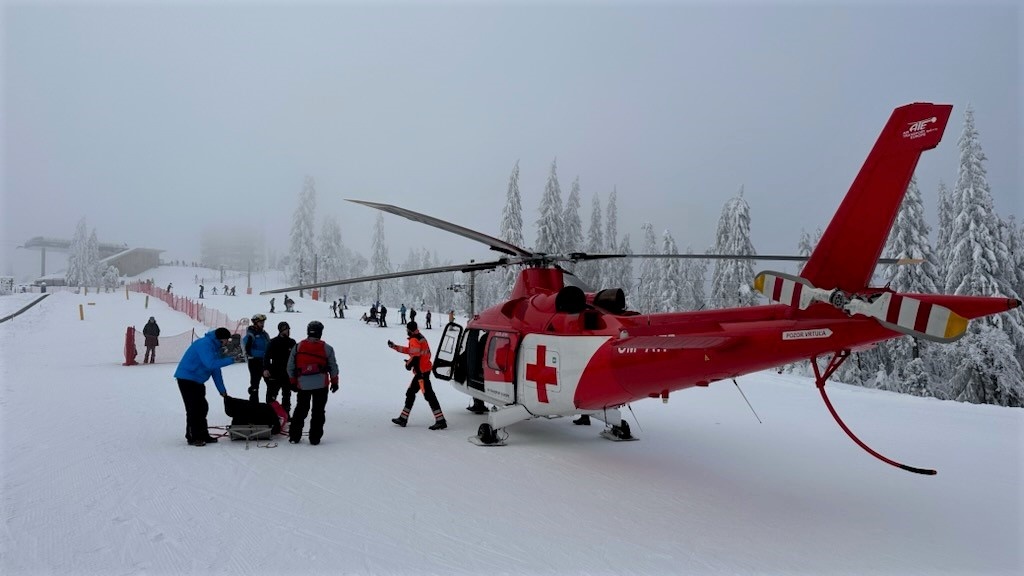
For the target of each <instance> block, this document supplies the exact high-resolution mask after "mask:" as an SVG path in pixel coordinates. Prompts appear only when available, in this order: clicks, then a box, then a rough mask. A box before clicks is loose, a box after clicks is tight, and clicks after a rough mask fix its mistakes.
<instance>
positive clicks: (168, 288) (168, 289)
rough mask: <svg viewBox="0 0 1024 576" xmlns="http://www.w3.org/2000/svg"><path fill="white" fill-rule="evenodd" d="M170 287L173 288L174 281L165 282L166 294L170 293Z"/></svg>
mask: <svg viewBox="0 0 1024 576" xmlns="http://www.w3.org/2000/svg"><path fill="white" fill-rule="evenodd" d="M171 288H174V283H173V282H169V283H168V284H167V293H168V294H170V293H171Z"/></svg>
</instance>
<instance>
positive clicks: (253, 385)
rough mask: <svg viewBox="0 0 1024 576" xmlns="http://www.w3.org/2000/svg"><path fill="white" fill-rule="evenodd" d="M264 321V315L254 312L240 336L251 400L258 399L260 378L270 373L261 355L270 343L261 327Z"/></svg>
mask: <svg viewBox="0 0 1024 576" xmlns="http://www.w3.org/2000/svg"><path fill="white" fill-rule="evenodd" d="M266 321H267V317H266V316H265V315H263V314H254V315H253V317H252V323H251V324H249V328H247V329H246V330H245V336H243V337H242V350H244V351H245V358H246V363H247V364H248V366H249V400H252V401H253V402H258V401H259V399H260V378H263V377H264V376H269V375H270V374H269V373H267V372H266V371H265V370H264V369H263V357H264V356H266V354H267V346H269V345H270V335H269V334H267V332H266V331H265V330H264V329H263V324H264V323H266Z"/></svg>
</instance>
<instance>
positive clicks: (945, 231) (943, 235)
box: [935, 180, 956, 288]
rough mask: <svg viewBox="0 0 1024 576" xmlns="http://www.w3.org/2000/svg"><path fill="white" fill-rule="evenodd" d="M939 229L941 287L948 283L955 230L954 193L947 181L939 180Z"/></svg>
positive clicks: (937, 250)
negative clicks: (947, 185) (950, 252)
mask: <svg viewBox="0 0 1024 576" xmlns="http://www.w3.org/2000/svg"><path fill="white" fill-rule="evenodd" d="M938 195H939V204H938V205H939V211H938V216H939V229H938V231H937V232H936V235H935V266H936V268H937V270H936V271H937V273H938V276H937V278H938V284H939V287H940V288H944V287H945V285H946V267H947V262H948V261H949V250H950V235H951V234H952V232H953V218H955V217H956V213H955V212H953V194H952V193H951V192H950V191H949V189H948V188H946V183H945V182H943V181H942V180H939V193H938Z"/></svg>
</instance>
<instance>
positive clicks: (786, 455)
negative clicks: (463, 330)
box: [0, 268, 1024, 576]
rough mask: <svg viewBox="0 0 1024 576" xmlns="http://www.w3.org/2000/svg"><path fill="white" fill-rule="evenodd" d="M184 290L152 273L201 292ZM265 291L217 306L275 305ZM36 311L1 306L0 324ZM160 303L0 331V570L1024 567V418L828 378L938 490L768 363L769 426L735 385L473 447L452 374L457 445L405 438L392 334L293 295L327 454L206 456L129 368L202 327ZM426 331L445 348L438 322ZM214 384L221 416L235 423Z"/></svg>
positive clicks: (10, 301)
mask: <svg viewBox="0 0 1024 576" xmlns="http://www.w3.org/2000/svg"><path fill="white" fill-rule="evenodd" d="M194 274H195V270H194V269H191V268H161V269H159V270H155V271H153V272H152V273H151V274H147V275H146V277H152V278H154V280H155V281H156V282H157V285H159V286H163V285H165V284H166V283H167V282H171V281H173V282H174V285H175V291H176V292H180V293H185V294H188V295H192V296H194V295H195V289H194V282H193V280H194V276H193V275H194ZM261 282H262V283H261ZM237 283H238V284H239V286H241V285H244V283H245V280H244V278H242V279H241V280H239V281H238V282H237ZM264 283H265V279H260V281H258V282H256V281H254V295H252V296H246V295H239V296H236V297H233V298H232V297H222V296H218V297H208V298H207V299H206V303H207V304H208V305H210V306H213V307H215V308H218V309H220V310H222V311H223V312H226V313H228V314H229V315H231V316H233V317H247V316H250V315H252V314H253V313H256V312H266V311H267V301H268V300H269V297H266V296H258V295H255V292H257V291H258V290H260V289H262V288H263V287H264ZM209 288H210V286H209V285H207V290H208V291H209ZM241 292H243V290H242V289H241V288H240V289H239V293H241ZM207 294H209V292H207ZM28 296H34V295H13V296H5V297H0V316H3V315H6V314H8V313H10V312H13V311H14V310H16V309H18V308H20V307H21V306H23V305H24V302H26V301H27V300H29V298H27V297H28ZM294 296H297V295H296V294H293V297H294ZM280 301H281V298H278V302H279V303H280ZM144 302H145V298H144V297H143V296H141V295H139V294H134V293H133V294H131V295H130V296H129V297H128V298H126V297H125V294H124V292H120V293H110V294H90V295H87V296H86V295H76V294H73V293H66V292H64V293H56V294H53V295H52V296H50V297H49V298H47V299H46V300H44V301H43V302H42V303H41V304H39V305H38V306H36V307H34V308H32V309H31V310H29V311H28V312H26V313H25V314H22V315H21V316H18V317H17V318H15V319H14V320H12V321H8V322H5V323H3V324H0V351H2V352H0V362H2V366H0V382H2V383H0V410H2V419H0V449H2V453H0V466H2V473H0V474H2V502H3V509H2V513H3V527H2V532H0V573H2V574H11V575H22V574H104V575H106V574H129V575H131V574H182V573H189V574H229V575H235V574H237V575H245V576H252V575H263V574H266V575H281V574H559V575H564V574H899V575H907V574H929V575H930V574H1021V573H1024V552H1022V548H1024V546H1022V543H1024V533H1022V525H1024V494H1022V492H1024V489H1022V486H1024V482H1022V481H1024V466H1022V462H1024V451H1022V448H1024V411H1022V410H1019V409H1009V408H999V407H994V406H974V405H968V404H958V403H953V402H943V401H938V400H935V399H922V398H914V397H909V396H900V395H895V394H891V393H887V392H879V391H873V390H866V389H862V388H854V387H848V386H844V385H841V384H830V385H829V388H830V390H831V398H832V400H833V402H834V403H835V405H836V407H837V409H838V410H839V412H840V414H842V415H843V416H844V418H845V419H846V421H847V423H848V424H849V425H850V426H851V427H852V428H853V430H854V431H855V432H857V433H859V435H860V436H861V437H862V438H863V439H864V440H865V441H866V442H867V443H868V444H869V445H871V446H873V447H874V448H876V449H878V450H879V451H881V452H882V453H884V454H886V455H887V456H890V457H892V458H894V459H897V460H900V461H904V462H906V463H908V464H911V465H916V466H923V467H934V468H937V469H938V471H939V473H938V475H937V476H933V477H925V476H918V475H914V474H909V473H907V472H903V471H900V470H897V469H895V468H892V467H890V466H886V465H885V464H882V463H881V462H879V461H877V460H875V459H874V458H872V457H870V456H869V455H867V454H865V453H864V452H862V451H861V450H860V449H859V448H857V447H856V446H855V445H854V444H853V443H852V442H850V441H849V440H848V439H847V438H846V436H845V435H844V434H843V433H842V431H841V430H840V429H839V428H838V427H837V426H836V424H835V423H834V422H833V421H832V419H831V417H830V416H829V414H828V412H827V411H826V409H825V407H824V406H823V404H822V402H821V399H820V397H819V396H818V393H817V391H816V390H815V388H814V385H813V383H812V382H811V381H810V380H809V379H806V378H799V377H793V376H780V375H777V374H774V373H760V374H755V375H751V376H748V377H745V378H742V379H741V380H740V384H741V385H742V387H743V390H744V392H745V393H746V394H747V396H748V398H749V399H750V401H751V403H752V404H753V406H754V408H755V409H756V410H757V412H758V414H759V415H760V416H761V418H762V419H763V420H764V423H763V424H758V423H757V421H756V420H755V419H754V416H753V415H752V414H751V413H750V411H749V409H748V408H747V406H746V404H745V403H744V401H743V399H742V397H741V396H740V395H739V393H738V392H737V391H736V389H735V387H734V386H733V385H732V384H731V383H719V384H716V385H714V386H712V387H710V388H708V389H695V390H688V391H685V392H681V393H678V394H675V395H673V396H672V397H671V399H670V401H669V402H668V404H667V405H663V404H662V403H661V402H659V401H655V400H645V401H642V402H637V403H636V404H635V405H634V406H633V407H632V408H633V409H632V412H630V411H628V410H626V411H625V412H624V413H625V414H626V415H627V418H628V419H630V421H631V425H632V428H633V431H634V432H635V433H636V434H637V435H638V436H640V437H641V440H640V441H639V442H623V443H613V442H609V441H607V440H604V439H601V438H599V437H598V432H599V431H600V427H599V426H596V425H595V426H592V427H589V428H588V427H578V426H573V425H572V424H571V423H570V421H569V420H568V419H561V420H550V421H548V420H544V421H536V422H527V423H521V424H517V425H515V426H512V427H510V428H509V432H510V437H509V445H508V446H505V447H500V448H480V447H476V446H474V445H472V444H470V443H468V442H467V441H466V439H467V438H468V437H470V436H472V435H473V434H474V433H475V432H476V428H477V426H478V425H479V424H480V423H481V422H482V421H483V418H482V417H480V416H475V415H473V414H471V413H469V412H467V411H466V410H464V407H465V406H466V405H467V400H466V398H465V397H464V396H462V395H461V394H459V393H457V392H456V391H454V390H453V389H451V388H450V387H448V386H447V385H446V384H444V383H441V382H438V383H437V384H436V388H437V392H438V397H439V398H440V401H441V403H442V406H443V407H444V409H445V412H446V415H447V418H448V422H449V426H450V427H449V429H447V430H444V431H436V432H434V431H429V430H427V428H426V427H427V425H429V424H430V422H431V417H430V414H429V410H428V409H427V406H426V404H425V402H423V400H422V399H420V400H418V402H417V405H416V407H415V408H414V409H413V414H412V420H411V422H410V425H409V427H408V428H404V429H402V428H398V427H396V426H394V425H393V424H392V423H391V422H390V419H391V418H392V417H393V416H396V415H397V414H398V412H399V410H400V408H401V405H402V399H403V391H404V388H405V386H406V384H407V380H408V373H407V372H405V370H404V369H403V367H402V357H401V356H400V355H398V354H396V353H395V352H393V351H391V350H389V349H388V348H387V346H386V345H385V342H386V341H387V340H388V339H389V338H390V339H393V340H399V339H400V338H401V337H402V335H403V330H402V329H401V327H399V326H397V324H398V322H397V321H396V322H394V324H395V327H392V328H387V329H382V328H375V327H369V326H366V325H364V324H363V323H361V322H359V321H357V320H354V319H353V318H354V317H357V316H358V315H359V314H360V313H362V312H363V311H364V310H362V309H360V308H358V307H356V306H352V307H351V310H350V311H349V319H347V320H336V319H333V318H331V314H330V311H329V309H328V307H327V304H325V303H319V302H313V301H310V300H298V305H297V308H299V309H300V310H301V311H302V312H301V313H297V314H283V313H277V314H273V315H271V316H270V319H269V321H268V322H267V327H268V329H270V330H271V332H272V333H276V331H275V330H274V327H275V326H276V324H277V322H278V321H280V320H282V319H287V320H288V321H289V322H290V323H291V325H292V326H293V332H294V333H295V334H294V335H296V336H301V335H302V334H303V333H304V330H303V328H304V326H305V324H306V323H307V322H308V321H310V320H312V319H319V320H321V321H323V322H324V323H325V324H326V330H325V332H324V338H325V340H327V341H328V342H329V343H331V344H332V345H334V346H335V348H336V350H337V352H338V359H339V363H340V365H341V391H340V392H339V393H337V394H334V395H331V397H330V401H329V403H328V413H327V424H326V427H325V430H326V432H325V436H324V439H323V443H322V444H321V445H319V446H311V445H309V444H308V443H303V444H300V445H297V446H293V445H289V444H288V443H287V442H282V443H279V445H277V446H276V447H273V448H257V447H251V448H250V449H249V450H246V449H245V446H244V443H240V442H228V441H225V440H222V441H221V442H220V443H218V444H214V445H208V446H206V447H203V448H194V447H190V446H187V445H186V444H185V441H184V439H183V431H184V425H185V415H184V408H183V406H182V402H181V398H180V396H179V394H178V390H177V386H176V384H175V381H174V379H173V377H172V374H173V372H174V368H175V366H174V365H173V364H156V365H140V366H133V367H124V366H121V362H122V361H123V355H122V348H123V344H124V334H125V327H126V326H128V325H135V326H137V327H139V328H141V327H142V325H143V324H144V323H145V320H146V319H147V318H148V317H149V316H151V315H153V316H156V318H157V320H158V321H159V323H160V326H161V328H162V330H163V332H164V333H165V334H174V333H178V332H182V331H185V330H188V329H190V328H193V327H197V328H199V326H198V325H197V324H195V323H194V322H192V321H191V320H190V319H188V318H187V317H185V316H184V315H183V314H179V313H176V312H173V311H170V310H168V309H167V308H166V307H165V306H164V304H163V303H161V302H157V301H154V300H152V299H151V300H150V302H149V308H148V309H147V308H144ZM80 304H81V305H83V310H84V314H85V319H84V320H80V319H79V312H78V307H79V305H80ZM387 304H389V305H390V304H394V305H391V306H389V308H391V310H393V311H394V310H397V308H398V305H397V304H398V303H390V302H389V303H387ZM394 314H395V316H397V313H394ZM389 316H390V315H389ZM396 320H397V318H396ZM439 323H440V322H439ZM425 333H426V334H427V335H428V337H430V338H431V341H432V342H433V344H435V345H436V340H437V338H438V337H439V336H440V330H437V329H435V330H433V331H430V332H425ZM247 378H248V374H247V372H246V369H245V366H244V365H241V364H236V365H234V366H232V367H229V368H227V369H226V370H225V379H226V382H227V387H228V391H229V393H231V394H233V395H236V396H242V395H244V392H245V388H246V386H247ZM207 389H208V394H207V397H208V399H209V400H210V403H211V410H210V422H211V425H223V424H226V423H227V422H228V419H227V418H226V417H225V416H224V413H223V406H222V404H221V403H220V402H219V398H217V396H216V393H215V390H214V388H213V386H212V383H210V384H208V386H207Z"/></svg>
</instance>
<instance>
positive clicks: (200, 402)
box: [178, 378, 210, 442]
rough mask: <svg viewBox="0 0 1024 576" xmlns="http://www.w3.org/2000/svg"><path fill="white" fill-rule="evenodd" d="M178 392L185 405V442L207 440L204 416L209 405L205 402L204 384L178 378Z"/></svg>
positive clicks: (207, 428) (206, 426)
mask: <svg viewBox="0 0 1024 576" xmlns="http://www.w3.org/2000/svg"><path fill="white" fill-rule="evenodd" d="M178 390H179V391H180V392H181V400H182V402H184V403H185V440H186V441H188V442H193V441H196V440H207V439H209V438H210V430H209V426H208V425H207V423H206V415H207V414H208V413H209V411H210V404H209V403H208V402H207V401H206V384H201V383H199V382H196V381H195V380H185V379H182V378H178Z"/></svg>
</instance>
